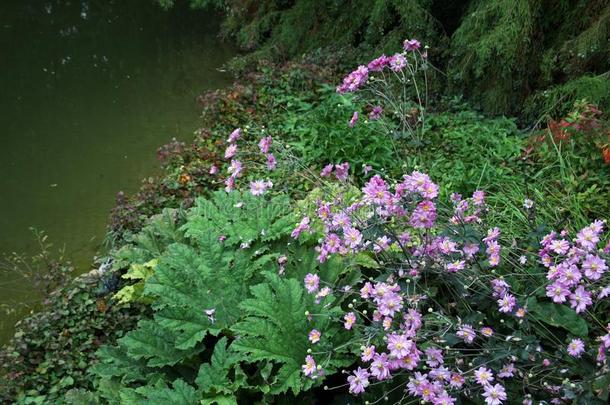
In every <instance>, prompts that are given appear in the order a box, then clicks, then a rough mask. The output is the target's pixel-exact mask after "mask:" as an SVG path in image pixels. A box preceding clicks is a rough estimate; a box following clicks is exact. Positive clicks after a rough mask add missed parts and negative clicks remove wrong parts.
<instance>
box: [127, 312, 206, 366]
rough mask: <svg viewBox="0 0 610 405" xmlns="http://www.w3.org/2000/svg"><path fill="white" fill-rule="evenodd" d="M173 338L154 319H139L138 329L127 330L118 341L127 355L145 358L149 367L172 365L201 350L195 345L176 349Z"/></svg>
mask: <svg viewBox="0 0 610 405" xmlns="http://www.w3.org/2000/svg"><path fill="white" fill-rule="evenodd" d="M175 340H176V339H175V336H174V334H173V333H172V331H171V330H168V329H165V328H163V327H162V326H161V325H159V324H158V323H156V322H154V321H151V320H145V321H140V322H139V324H138V329H136V330H133V331H131V332H129V333H128V334H127V335H125V336H124V337H122V338H121V339H119V342H120V344H121V345H122V346H124V347H125V348H126V349H127V354H128V355H129V357H131V358H132V359H135V360H139V359H147V363H146V364H147V366H149V367H161V366H168V365H174V364H176V363H178V362H180V361H182V360H184V359H186V358H189V357H192V356H193V355H195V354H197V353H199V352H200V351H201V350H202V348H197V347H195V348H191V349H190V350H180V349H177V348H176V347H175V343H174V342H175Z"/></svg>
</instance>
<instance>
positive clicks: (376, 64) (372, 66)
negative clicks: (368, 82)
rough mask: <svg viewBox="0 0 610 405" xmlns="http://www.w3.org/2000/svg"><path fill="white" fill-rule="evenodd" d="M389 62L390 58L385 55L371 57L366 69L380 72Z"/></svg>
mask: <svg viewBox="0 0 610 405" xmlns="http://www.w3.org/2000/svg"><path fill="white" fill-rule="evenodd" d="M389 63H390V58H388V57H387V56H385V55H381V56H380V57H378V58H376V59H373V60H372V61H370V62H369V64H368V66H367V67H368V69H369V71H370V72H381V71H382V70H383V69H384V68H385V67H386V66H388V64H389Z"/></svg>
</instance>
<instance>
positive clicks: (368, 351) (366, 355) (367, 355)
mask: <svg viewBox="0 0 610 405" xmlns="http://www.w3.org/2000/svg"><path fill="white" fill-rule="evenodd" d="M374 356H375V346H367V347H365V348H364V350H362V354H361V355H360V358H361V359H362V361H371V359H372V358H373V357H374Z"/></svg>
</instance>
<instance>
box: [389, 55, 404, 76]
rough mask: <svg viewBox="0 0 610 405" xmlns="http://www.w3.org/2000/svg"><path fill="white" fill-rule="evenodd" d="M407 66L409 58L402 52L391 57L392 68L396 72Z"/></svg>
mask: <svg viewBox="0 0 610 405" xmlns="http://www.w3.org/2000/svg"><path fill="white" fill-rule="evenodd" d="M405 66H407V59H406V58H405V57H404V56H403V55H402V54H400V53H397V54H395V55H394V56H392V57H391V58H390V68H391V69H392V70H393V71H395V72H400V71H401V70H402V69H403V68H404V67H405Z"/></svg>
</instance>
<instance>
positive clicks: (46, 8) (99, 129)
mask: <svg viewBox="0 0 610 405" xmlns="http://www.w3.org/2000/svg"><path fill="white" fill-rule="evenodd" d="M0 3H1V4H0V129H1V132H0V134H1V135H0V136H1V139H2V143H3V145H2V148H1V149H0V173H1V176H0V190H1V198H0V254H1V253H7V252H11V251H18V252H28V253H29V252H32V253H34V252H35V244H34V240H33V238H32V236H31V234H30V231H29V230H28V228H29V227H30V226H35V227H37V228H40V229H44V230H46V231H47V233H48V234H49V237H50V238H51V240H53V241H54V242H55V243H56V244H65V246H66V249H67V253H68V256H69V257H70V258H71V259H72V260H73V262H74V263H75V264H76V265H77V267H78V268H79V270H80V271H86V270H88V269H89V265H90V261H91V258H92V256H93V255H94V253H95V250H96V248H97V246H98V245H99V242H100V240H101V238H102V237H103V234H104V229H105V223H106V219H107V215H108V211H109V209H110V208H111V206H112V204H113V201H114V196H115V194H116V192H117V191H119V190H125V191H128V192H129V191H134V190H135V189H137V187H138V185H139V181H140V179H141V178H143V177H145V176H148V175H150V174H152V173H153V172H154V169H155V167H156V163H155V157H154V156H155V150H156V148H157V147H158V146H159V145H160V144H162V143H165V142H167V141H168V140H169V139H171V138H172V137H177V138H179V139H180V138H182V139H189V138H190V137H191V136H192V135H191V134H192V132H193V131H194V130H195V129H196V127H197V116H198V111H197V107H196V105H195V103H194V102H193V100H194V98H195V97H196V95H198V94H199V93H200V92H201V91H203V90H205V89H209V88H217V87H222V86H224V85H226V84H227V83H228V81H229V80H230V78H229V77H227V76H226V75H224V74H222V73H220V72H219V71H218V70H217V68H218V67H219V66H221V65H222V63H223V62H225V61H226V60H227V59H228V58H229V57H231V56H232V55H233V53H234V50H233V48H232V47H231V46H230V45H229V44H226V43H222V42H221V41H219V39H218V37H217V28H218V27H217V24H216V21H217V20H218V18H216V17H215V16H213V15H208V14H207V13H206V12H201V13H195V12H192V11H190V10H185V9H179V8H178V9H175V10H173V11H172V12H171V13H166V12H164V11H162V10H161V9H159V8H158V7H157V6H155V5H154V4H153V2H152V1H151V0H130V1H119V0H116V1H112V0H103V1H101V0H100V1H92V0H91V1H85V0H83V1H67V0H64V1H61V0H55V1H48V0H47V1H34V0H32V1H24V0H4V1H2V2H0ZM7 277H8V276H7V275H6V274H3V279H4V281H3V283H0V305H3V304H4V305H7V304H8V305H13V303H16V302H24V301H26V300H29V299H31V298H32V296H34V295H35V291H33V289H32V288H30V287H28V286H27V285H25V286H24V285H19V288H16V286H15V283H11V282H10V281H11V280H10V279H7ZM13 321H14V317H3V316H1V315H0V329H2V332H0V333H1V335H0V339H2V338H4V337H6V336H7V334H8V333H9V332H10V327H9V325H10V324H11V323H12V322H13Z"/></svg>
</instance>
